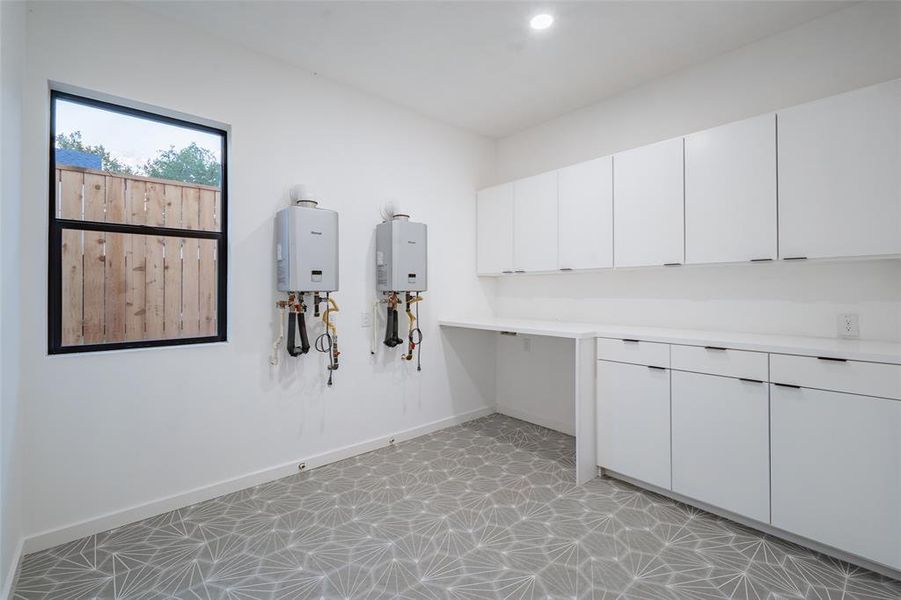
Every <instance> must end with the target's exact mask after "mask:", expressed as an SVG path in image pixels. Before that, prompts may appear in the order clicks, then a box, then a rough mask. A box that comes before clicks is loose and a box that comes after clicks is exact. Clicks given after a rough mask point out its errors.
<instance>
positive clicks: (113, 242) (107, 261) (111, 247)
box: [103, 180, 131, 342]
mask: <svg viewBox="0 0 901 600" xmlns="http://www.w3.org/2000/svg"><path fill="white" fill-rule="evenodd" d="M120 181H121V180H120ZM123 187H124V183H123ZM123 208H124V206H123ZM128 237H131V236H126V234H124V233H108V234H106V255H105V257H104V262H103V265H104V275H105V277H104V278H105V282H106V285H105V287H104V314H105V319H104V321H105V326H106V341H107V342H121V341H124V340H125V320H126V310H125V309H126V305H125V302H126V298H125V296H126V293H125V284H126V281H127V276H126V270H125V247H126V244H127V243H128V239H127V238H128Z"/></svg>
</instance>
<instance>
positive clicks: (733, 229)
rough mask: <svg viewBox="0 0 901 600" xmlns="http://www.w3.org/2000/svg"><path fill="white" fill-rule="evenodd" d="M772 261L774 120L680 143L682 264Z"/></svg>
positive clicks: (748, 123) (731, 125) (707, 133)
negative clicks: (682, 160) (682, 164)
mask: <svg viewBox="0 0 901 600" xmlns="http://www.w3.org/2000/svg"><path fill="white" fill-rule="evenodd" d="M765 259H771V260H775V259H776V116H775V115H773V114H770V115H763V116H760V117H754V118H753V119H746V120H744V121H738V122H735V123H729V124H728V125H724V126H722V127H717V128H715V129H708V130H707V131H702V132H700V133H695V134H693V135H690V136H687V137H686V138H685V262H686V263H719V262H743V261H749V260H765Z"/></svg>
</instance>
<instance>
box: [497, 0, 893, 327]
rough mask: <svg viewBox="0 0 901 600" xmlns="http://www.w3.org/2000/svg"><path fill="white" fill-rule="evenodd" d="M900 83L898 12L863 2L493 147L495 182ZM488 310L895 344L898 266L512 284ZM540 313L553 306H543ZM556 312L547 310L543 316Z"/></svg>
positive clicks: (721, 270) (655, 273)
mask: <svg viewBox="0 0 901 600" xmlns="http://www.w3.org/2000/svg"><path fill="white" fill-rule="evenodd" d="M898 77H901V3H862V4H857V5H854V6H851V7H850V8H847V9H844V10H841V11H837V12H834V13H830V14H829V15H826V16H824V17H822V18H820V19H818V20H815V21H812V22H810V23H807V24H805V25H802V26H800V27H797V28H795V29H792V30H788V31H785V32H783V33H780V34H778V35H775V36H773V37H770V38H767V39H764V40H761V41H759V42H756V43H754V44H750V45H748V46H745V47H743V48H740V49H738V50H736V51H734V52H731V53H729V54H725V55H723V56H721V57H719V58H717V59H715V60H712V61H710V62H708V63H705V64H701V65H698V66H695V67H693V68H690V69H688V70H685V71H682V72H679V73H675V74H673V75H671V76H669V77H666V78H663V79H660V80H656V81H653V82H651V83H648V84H646V85H643V86H640V87H638V88H635V89H633V90H631V91H629V92H626V93H624V94H622V95H619V96H617V97H614V98H610V99H608V100H606V101H603V102H601V103H599V104H596V105H593V106H590V107H587V108H585V109H582V110H579V111H576V112H573V113H570V114H567V115H564V116H561V117H559V118H557V119H554V120H552V121H549V122H547V123H544V124H542V125H539V126H537V127H534V128H531V129H528V130H526V131H523V132H521V133H518V134H515V135H512V136H510V137H507V138H504V139H502V140H500V141H499V147H498V169H497V172H496V174H495V182H500V181H508V180H510V179H514V178H517V177H522V176H526V175H531V174H535V173H539V172H542V171H547V170H550V169H554V168H557V167H560V166H564V165H567V164H572V163H575V162H579V161H583V160H588V159H591V158H594V157H597V156H602V155H605V154H610V153H613V152H616V151H620V150H624V149H627V148H631V147H635V146H640V145H642V144H646V143H649V142H653V141H657V140H661V139H666V138H670V137H674V136H679V135H683V134H686V133H690V132H692V131H697V130H701V129H705V128H708V127H712V126H715V125H719V124H722V123H726V122H729V121H733V120H737V119H741V118H744V117H748V116H751V115H756V114H760V113H764V112H767V111H771V110H774V109H777V108H780V107H785V106H790V105H794V104H798V103H802V102H805V101H808V100H812V99H814V98H819V97H823V96H828V95H831V94H835V93H839V92H842V91H846V90H849V89H853V88H857V87H863V86H865V85H869V84H872V83H876V82H879V81H885V80H890V79H895V78H898ZM496 302H497V304H496V308H497V311H498V313H499V314H502V315H507V316H519V317H551V318H556V317H557V316H559V317H560V318H565V319H576V320H584V321H594V322H608V323H618V324H619V323H623V324H636V325H656V326H671V327H685V328H695V329H725V330H734V331H752V332H760V333H767V332H772V333H776V332H778V333H785V334H799V335H816V336H827V337H829V336H835V334H836V324H835V323H836V322H835V319H836V315H837V314H838V313H840V312H857V313H859V314H860V317H861V337H863V338H869V339H881V340H901V262H899V261H882V262H874V261H870V262H854V263H847V264H813V263H811V264H795V265H789V264H761V265H747V266H746V265H739V266H719V267H683V268H679V269H669V270H664V269H660V268H655V269H647V270H634V271H622V272H620V271H618V272H598V273H585V274H563V275H559V276H551V277H547V276H544V277H538V276H536V277H531V276H517V277H508V278H502V279H500V280H499V282H498V284H497V298H496ZM552 307H553V308H552ZM555 310H556V311H559V312H553V311H555Z"/></svg>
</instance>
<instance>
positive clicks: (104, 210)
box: [48, 91, 228, 354]
mask: <svg viewBox="0 0 901 600" xmlns="http://www.w3.org/2000/svg"><path fill="white" fill-rule="evenodd" d="M50 100H51V110H50V133H51V141H52V144H51V152H50V246H49V249H50V253H49V260H50V264H49V306H48V313H49V314H48V316H49V327H48V333H49V335H48V338H49V340H48V343H49V351H50V353H51V354H58V353H67V352H85V351H96V350H108V349H117V348H135V347H143V346H166V345H175V344H193V343H202V342H214V341H223V340H225V339H226V329H225V328H226V294H225V291H226V272H227V271H226V258H227V253H226V248H227V234H226V232H227V228H226V224H227V221H226V218H227V215H228V211H227V197H228V195H227V185H226V182H227V177H226V166H227V159H226V132H225V131H223V130H220V129H216V128H214V127H209V126H206V125H200V124H196V123H191V122H187V121H183V120H180V119H175V118H172V117H167V116H162V115H157V114H153V113H150V112H146V111H142V110H137V109H134V108H128V107H124V106H117V105H114V104H110V103H107V102H101V101H98V100H94V99H90V98H83V97H80V96H75V95H72V94H68V93H63V92H58V91H53V92H51V98H50Z"/></svg>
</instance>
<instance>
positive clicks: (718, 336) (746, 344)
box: [439, 317, 901, 364]
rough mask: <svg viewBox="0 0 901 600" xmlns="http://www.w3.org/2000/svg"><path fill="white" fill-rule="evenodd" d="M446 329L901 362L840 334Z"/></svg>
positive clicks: (898, 351) (519, 324)
mask: <svg viewBox="0 0 901 600" xmlns="http://www.w3.org/2000/svg"><path fill="white" fill-rule="evenodd" d="M439 324H440V325H441V326H442V327H462V328H466V329H480V330H485V331H511V332H516V333H521V334H523V335H543V336H550V337H562V338H570V339H586V338H593V337H610V338H635V339H640V340H645V341H648V342H661V343H665V344H686V345H690V346H724V347H726V348H734V349H736V350H753V351H756V352H770V353H773V354H797V355H802V356H828V357H833V358H846V359H850V360H863V361H871V362H881V363H892V364H901V344H898V343H893V342H877V341H862V340H845V339H839V338H821V337H806V336H786V335H775V334H773V335H770V334H757V333H737V332H727V331H703V330H698V329H666V328H660V327H639V326H635V327H633V326H630V325H604V324H601V323H578V322H569V321H544V320H537V319H535V320H533V319H511V318H506V317H477V318H461V319H441V320H439Z"/></svg>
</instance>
